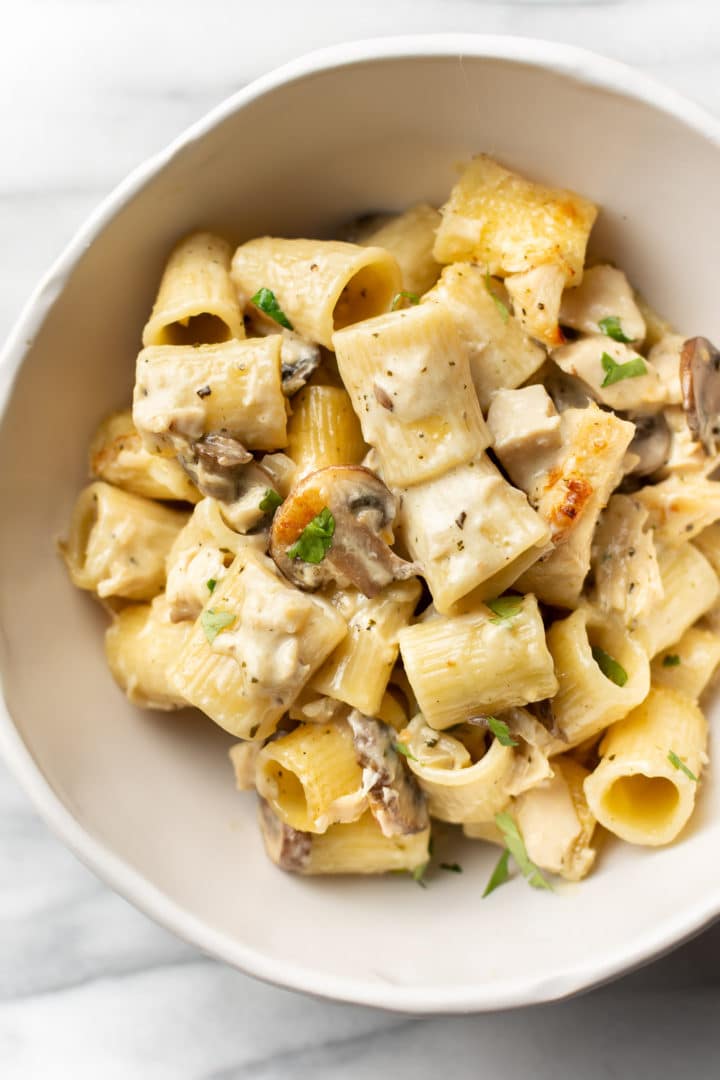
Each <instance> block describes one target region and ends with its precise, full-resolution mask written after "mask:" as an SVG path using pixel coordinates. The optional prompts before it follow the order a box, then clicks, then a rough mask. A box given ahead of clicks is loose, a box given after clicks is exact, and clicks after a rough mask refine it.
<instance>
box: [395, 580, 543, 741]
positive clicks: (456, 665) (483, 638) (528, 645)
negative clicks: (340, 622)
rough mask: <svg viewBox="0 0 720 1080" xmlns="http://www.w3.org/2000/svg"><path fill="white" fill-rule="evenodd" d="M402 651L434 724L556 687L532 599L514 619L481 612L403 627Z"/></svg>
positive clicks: (418, 695)
mask: <svg viewBox="0 0 720 1080" xmlns="http://www.w3.org/2000/svg"><path fill="white" fill-rule="evenodd" d="M399 636H400V653H401V655H402V659H403V664H404V665H405V670H406V672H407V676H408V679H409V680H410V685H411V686H412V689H413V692H414V694H415V696H416V698H417V701H418V705H419V706H420V710H421V712H422V714H423V716H424V717H425V719H426V721H427V722H428V724H430V726H431V727H434V728H437V729H439V730H441V729H443V728H448V727H451V726H452V725H453V724H457V723H460V722H462V721H463V720H466V719H467V718H468V717H470V716H477V715H482V714H486V713H496V712H499V711H501V710H503V709H508V708H510V707H511V706H513V705H525V704H526V703H527V702H529V701H540V700H542V699H543V698H548V697H552V696H553V695H554V694H555V692H556V691H557V688H558V682H557V679H556V678H555V673H554V671H553V663H552V657H551V656H550V653H549V652H548V650H547V646H546V644H545V630H544V627H543V622H542V618H541V617H540V612H539V611H538V606H537V601H536V599H535V597H534V596H525V597H522V598H520V597H518V598H517V612H516V613H515V614H513V615H511V616H509V617H500V616H497V615H494V614H493V612H492V611H491V610H489V609H484V610H483V609H480V610H478V611H475V612H470V613H468V614H465V615H457V616H454V617H447V616H444V615H437V616H435V617H434V618H432V619H429V620H428V621H427V622H423V623H417V624H416V625H415V626H408V627H406V629H404V630H401V631H400V635H399Z"/></svg>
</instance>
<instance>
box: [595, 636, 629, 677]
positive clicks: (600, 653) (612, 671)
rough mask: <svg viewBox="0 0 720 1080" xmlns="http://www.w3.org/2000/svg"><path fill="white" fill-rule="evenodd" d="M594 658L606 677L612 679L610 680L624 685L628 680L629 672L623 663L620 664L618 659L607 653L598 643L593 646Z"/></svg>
mask: <svg viewBox="0 0 720 1080" xmlns="http://www.w3.org/2000/svg"><path fill="white" fill-rule="evenodd" d="M592 654H593V660H594V661H595V663H596V664H597V666H598V667H599V668H600V670H601V671H602V673H603V675H604V676H605V678H606V679H610V682H614V683H615V685H616V686H624V685H625V683H626V682H627V681H628V673H627V671H626V670H625V668H624V667H623V666H622V664H618V662H617V660H616V659H615V658H614V657H613V656H610V654H609V653H606V652H605V650H604V649H600V648H599V647H598V646H597V645H593V647H592Z"/></svg>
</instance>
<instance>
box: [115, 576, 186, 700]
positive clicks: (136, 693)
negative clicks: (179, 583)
mask: <svg viewBox="0 0 720 1080" xmlns="http://www.w3.org/2000/svg"><path fill="white" fill-rule="evenodd" d="M191 631H192V626H191V624H190V623H174V622H172V621H171V619H170V617H169V613H168V609H167V603H166V601H165V597H164V596H157V597H156V598H155V599H154V600H153V602H152V604H131V605H129V606H128V607H126V608H123V609H122V611H120V612H118V613H117V614H116V615H115V616H114V617H113V621H112V625H111V626H110V627H108V629H107V631H106V633H105V656H106V658H107V662H108V666H109V668H110V671H111V672H112V677H113V678H114V680H115V682H116V683H117V684H118V686H119V687H120V689H121V690H123V691H124V692H125V694H126V695H127V697H128V700H129V701H131V702H132V704H133V705H139V706H141V707H142V708H145V709H163V710H171V709H182V708H183V707H184V706H185V705H187V702H186V701H185V700H184V699H183V697H182V696H181V695H180V694H178V693H177V692H176V690H175V689H174V687H173V685H172V683H171V681H170V680H169V678H168V674H167V672H168V668H169V667H170V666H171V664H172V662H173V660H174V658H175V655H176V654H177V652H178V651H179V650H180V649H181V648H182V647H183V645H184V644H185V642H186V641H187V639H188V637H189V635H190V633H191Z"/></svg>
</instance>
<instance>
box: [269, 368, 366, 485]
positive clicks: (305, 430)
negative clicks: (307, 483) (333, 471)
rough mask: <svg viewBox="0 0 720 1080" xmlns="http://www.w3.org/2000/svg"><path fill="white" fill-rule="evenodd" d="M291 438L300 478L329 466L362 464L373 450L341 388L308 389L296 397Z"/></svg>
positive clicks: (289, 444)
mask: <svg viewBox="0 0 720 1080" xmlns="http://www.w3.org/2000/svg"><path fill="white" fill-rule="evenodd" d="M287 435H288V441H287V452H288V455H289V456H290V457H291V458H292V460H293V461H294V462H295V464H296V466H297V479H300V477H302V476H305V475H306V474H307V473H310V472H315V471H316V470H317V469H324V468H325V467H326V466H328V465H359V464H360V462H361V461H362V460H363V458H364V457H365V454H366V453H367V451H368V449H369V448H368V445H367V443H366V442H365V440H364V439H363V437H362V431H361V430H360V421H359V420H358V418H357V416H356V415H355V413H354V412H353V407H352V402H351V401H350V398H349V396H348V394H347V392H346V391H345V390H343V389H341V388H340V387H339V386H306V387H305V389H304V390H301V391H300V393H299V394H296V395H295V397H294V398H293V403H292V416H291V417H290V420H289V422H288V432H287Z"/></svg>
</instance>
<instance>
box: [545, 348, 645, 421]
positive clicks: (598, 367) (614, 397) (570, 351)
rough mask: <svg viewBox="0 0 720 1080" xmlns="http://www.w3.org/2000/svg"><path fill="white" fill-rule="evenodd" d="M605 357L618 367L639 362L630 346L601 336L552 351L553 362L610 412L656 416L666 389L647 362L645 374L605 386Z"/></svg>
mask: <svg viewBox="0 0 720 1080" xmlns="http://www.w3.org/2000/svg"><path fill="white" fill-rule="evenodd" d="M603 354H606V355H607V356H609V357H610V359H611V360H612V361H613V362H614V363H615V364H627V363H630V362H631V361H633V360H636V359H637V358H638V354H637V352H636V351H635V350H634V349H633V348H631V346H629V345H623V343H622V342H620V341H613V340H612V338H609V337H605V336H604V335H602V334H592V335H591V336H589V337H584V338H579V339H578V340H577V341H573V342H571V344H569V345H562V346H561V347H560V348H559V349H555V350H554V351H553V354H552V358H553V360H554V361H555V363H556V364H557V365H558V367H559V368H562V370H563V371H564V372H566V373H567V374H568V375H575V376H577V378H579V379H582V381H583V382H584V383H586V384H587V386H588V387H589V388H590V391H591V393H592V396H593V397H594V398H595V400H596V401H598V402H600V404H602V405H609V406H610V408H611V409H616V410H621V411H622V410H627V409H629V410H634V411H636V412H656V411H657V409H659V408H660V406H661V405H663V403H664V402H665V400H666V392H665V386H664V384H663V382H662V380H661V379H660V376H659V375H658V373H657V371H656V370H655V368H654V367H653V366H652V364H650V363H649V362H648V361H647V360H643V361H642V363H643V364H644V366H645V369H646V370H645V373H644V374H642V375H634V376H632V377H626V378H622V379H620V380H619V381H617V382H613V383H610V385H606V386H603V382H605V380H606V376H607V374H608V373H607V372H606V370H605V368H604V367H603V361H602V357H603Z"/></svg>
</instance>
